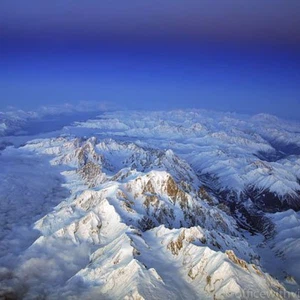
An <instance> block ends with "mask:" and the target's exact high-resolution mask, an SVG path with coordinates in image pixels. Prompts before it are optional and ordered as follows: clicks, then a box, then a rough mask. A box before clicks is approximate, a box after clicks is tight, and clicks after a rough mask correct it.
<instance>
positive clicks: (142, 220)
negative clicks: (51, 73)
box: [0, 110, 300, 299]
mask: <svg viewBox="0 0 300 300" xmlns="http://www.w3.org/2000/svg"><path fill="white" fill-rule="evenodd" d="M2 127H3V126H2ZM299 128H300V127H299V124H297V123H295V122H288V121H284V120H280V119H278V118H276V117H274V116H269V115H265V114H260V115H256V116H244V115H236V114H230V113H218V112H211V111H200V110H191V111H171V112H140V111H132V112H130V111H126V112H107V113H105V114H103V115H101V116H99V117H98V118H96V119H92V120H88V121H86V122H76V123H74V124H73V125H70V126H66V127H64V128H63V129H62V130H60V131H56V132H55V133H53V134H50V135H49V133H48V134H47V135H44V136H43V134H39V136H38V138H34V137H32V139H27V140H26V141H25V142H24V143H23V144H22V145H18V146H15V147H14V146H8V147H6V148H5V149H4V150H2V151H1V152H0V163H1V172H0V180H1V185H0V201H1V207H0V222H1V231H0V236H1V247H0V298H1V297H2V298H4V299H5V297H6V298H9V297H10V298H20V299H40V298H43V297H44V298H45V299H58V298H63V299H162V298H165V299H241V298H243V299H254V298H257V295H259V296H260V297H258V298H265V299H299V295H298V294H297V292H299V289H300V271H299V270H300V265H299V264H300V263H299V261H300V260H299V259H300V257H299V253H300V234H299V232H300V231H299V228H300V215H299V212H298V211H299V210H300V171H299V170H300V150H299V149H300V132H299ZM11 139H12V140H11V141H9V142H11V144H15V145H16V141H17V138H14V137H11ZM14 139H16V140H14ZM5 142H6V143H7V142H8V140H7V138H6V140H5Z"/></svg>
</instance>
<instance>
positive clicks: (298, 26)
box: [0, 0, 300, 119]
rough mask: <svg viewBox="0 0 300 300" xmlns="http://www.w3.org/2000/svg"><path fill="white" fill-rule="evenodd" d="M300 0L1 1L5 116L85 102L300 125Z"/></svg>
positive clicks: (0, 93)
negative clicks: (270, 117)
mask: <svg viewBox="0 0 300 300" xmlns="http://www.w3.org/2000/svg"><path fill="white" fill-rule="evenodd" d="M299 70H300V4H299V2H298V1H294V2H293V1H290V2H286V1H277V0H274V1H272V3H271V2H270V1H255V0H254V1H248V2H244V1H228V2H227V1H226V3H224V1H216V2H214V3H213V4H212V1H205V0H204V1H192V0H187V1H184V2H183V1H177V0H174V1H169V0H166V1H163V2H159V1H151V2H149V1H147V2H146V1H144V2H143V1H120V0H118V1H92V0H87V1H58V0H54V1H51V2H50V1H49V2H44V1H31V0H29V1H26V3H25V2H24V1H14V0H11V1H8V0H4V1H2V2H1V3H0V97H1V102H0V109H5V107H7V106H10V105H13V106H16V107H20V108H23V109H33V108H35V107H37V106H40V105H51V104H61V103H63V102H69V103H76V102H79V101H99V102H101V101H104V102H112V103H114V104H115V105H116V106H117V107H120V108H130V109H173V108H206V109H217V110H226V111H237V112H241V113H258V112H267V113H273V114H277V115H279V116H283V117H291V118H297V119H299V118H300V88H299V87H300V71H299Z"/></svg>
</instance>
